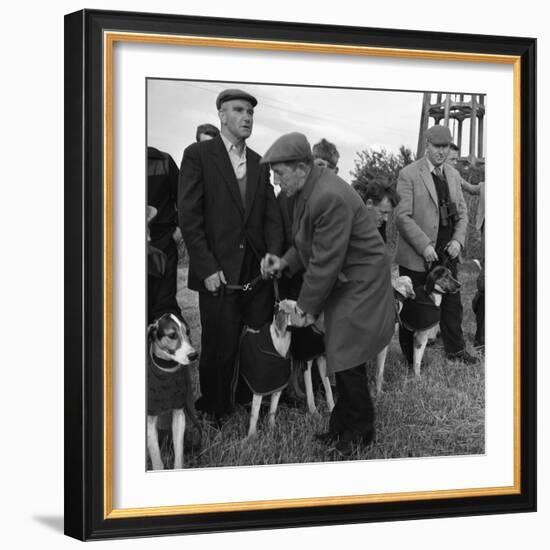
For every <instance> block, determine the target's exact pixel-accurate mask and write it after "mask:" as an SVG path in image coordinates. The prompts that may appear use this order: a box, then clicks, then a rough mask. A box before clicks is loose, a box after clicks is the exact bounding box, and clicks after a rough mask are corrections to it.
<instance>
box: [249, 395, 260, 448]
mask: <svg viewBox="0 0 550 550" xmlns="http://www.w3.org/2000/svg"><path fill="white" fill-rule="evenodd" d="M261 406H262V396H261V395H258V394H256V393H255V394H254V396H253V397H252V407H251V409H250V425H249V426H248V437H254V436H255V435H256V426H257V425H258V417H259V416H260V407H261Z"/></svg>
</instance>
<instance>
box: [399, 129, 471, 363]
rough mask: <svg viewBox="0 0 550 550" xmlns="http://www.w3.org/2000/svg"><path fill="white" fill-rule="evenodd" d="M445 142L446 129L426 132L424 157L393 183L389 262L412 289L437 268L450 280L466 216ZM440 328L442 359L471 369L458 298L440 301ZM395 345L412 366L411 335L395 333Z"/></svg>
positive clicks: (447, 296)
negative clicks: (393, 241)
mask: <svg viewBox="0 0 550 550" xmlns="http://www.w3.org/2000/svg"><path fill="white" fill-rule="evenodd" d="M451 142H452V136H451V132H450V130H449V129H448V128H447V127H445V126H439V125H436V126H432V127H431V128H429V129H428V130H427V132H426V155H425V156H424V157H423V158H421V159H419V160H417V161H415V162H413V163H411V164H409V165H408V166H405V168H403V169H402V170H401V172H400V173H399V178H398V181H397V192H398V194H399V196H400V197H401V201H400V202H399V204H398V205H397V208H396V210H395V220H396V225H397V229H398V232H399V239H398V243H397V252H396V257H395V259H396V262H397V263H398V264H399V275H408V276H409V277H410V278H411V279H412V282H413V286H415V287H416V286H419V285H422V284H424V281H425V279H426V275H427V273H428V271H429V270H430V269H431V267H432V266H433V265H435V264H437V263H440V264H444V265H445V266H447V267H448V268H449V269H450V270H451V272H452V274H453V276H454V277H456V274H457V264H458V260H459V255H460V252H461V251H462V248H463V247H464V241H465V238H466V229H467V226H468V213H467V210H466V203H465V202H464V196H463V195H462V189H461V187H460V175H459V173H458V172H457V170H455V169H454V168H453V167H451V166H450V165H449V164H446V163H445V160H446V159H447V155H448V154H449V148H450V144H451ZM440 326H441V337H442V340H443V345H444V348H445V353H446V355H447V357H448V358H449V359H454V360H459V361H462V362H464V363H467V364H472V363H475V362H476V361H477V360H476V359H475V358H474V357H473V356H472V355H470V354H469V353H468V352H467V351H466V345H465V342H464V335H463V333H462V302H461V299H460V293H459V292H457V293H456V294H445V295H443V300H442V302H441V321H440ZM399 343H400V344H401V349H402V350H403V353H404V354H405V357H406V358H407V360H408V361H409V364H412V353H413V335H412V332H410V331H407V330H406V329H404V328H403V327H400V329H399Z"/></svg>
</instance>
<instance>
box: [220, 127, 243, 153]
mask: <svg viewBox="0 0 550 550" xmlns="http://www.w3.org/2000/svg"><path fill="white" fill-rule="evenodd" d="M220 137H221V138H222V141H223V144H224V145H225V148H226V149H227V152H228V153H229V152H231V151H233V152H234V153H235V154H237V155H239V156H241V157H242V156H245V155H246V142H245V143H244V147H243V152H242V153H239V150H238V149H237V147H235V145H234V144H233V143H231V141H229V139H227V138H226V137H225V136H224V135H223V134H222V133H221V132H220Z"/></svg>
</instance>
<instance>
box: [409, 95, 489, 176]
mask: <svg viewBox="0 0 550 550" xmlns="http://www.w3.org/2000/svg"><path fill="white" fill-rule="evenodd" d="M484 117H485V95H483V94H442V93H431V92H424V98H423V101H422V114H421V116H420V132H419V133H418V149H417V155H416V156H417V158H420V157H422V156H424V152H425V150H426V137H425V135H426V130H427V129H428V128H429V127H430V126H433V125H434V124H442V125H444V126H447V127H448V128H449V129H450V130H451V133H452V135H453V140H454V143H455V144H456V145H457V147H458V148H459V158H460V159H461V160H467V161H468V162H469V163H470V164H471V165H474V166H475V165H476V164H478V163H484V162H485V150H484V130H485V127H484ZM466 125H469V139H468V151H467V152H466V154H464V153H465V152H464V151H463V149H464V147H463V146H464V142H465V140H464V139H463V138H464V133H463V131H464V126H466Z"/></svg>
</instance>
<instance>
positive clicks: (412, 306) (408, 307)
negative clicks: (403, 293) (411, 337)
mask: <svg viewBox="0 0 550 550" xmlns="http://www.w3.org/2000/svg"><path fill="white" fill-rule="evenodd" d="M414 292H415V294H416V298H414V299H408V300H405V301H404V302H403V309H402V310H401V313H400V314H399V318H400V320H401V324H402V325H403V326H404V327H405V328H406V329H407V330H410V331H411V332H415V331H417V330H428V329H430V328H432V327H434V326H435V325H437V323H439V319H440V315H441V309H440V308H439V307H438V306H436V305H435V304H434V303H433V302H432V300H431V298H430V295H429V294H428V293H427V292H426V290H425V288H424V287H423V286H419V287H417V288H415V289H414Z"/></svg>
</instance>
